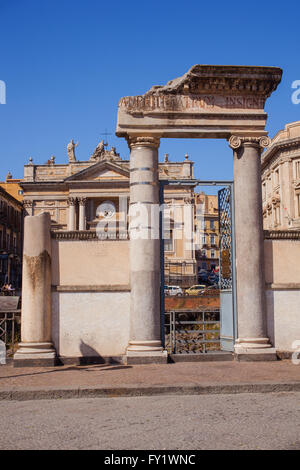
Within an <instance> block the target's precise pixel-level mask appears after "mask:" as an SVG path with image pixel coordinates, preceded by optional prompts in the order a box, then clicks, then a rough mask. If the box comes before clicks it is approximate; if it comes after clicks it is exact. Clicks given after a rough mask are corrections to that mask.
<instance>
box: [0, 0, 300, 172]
mask: <svg viewBox="0 0 300 470" xmlns="http://www.w3.org/2000/svg"><path fill="white" fill-rule="evenodd" d="M299 22H300V2H299V0H298V1H287V2H284V3H280V4H276V2H274V1H256V0H254V1H251V2H243V1H239V2H236V1H226V2H225V1H219V2H218V1H214V2H201V1H199V0H196V1H195V0H190V1H188V2H182V1H177V0H172V1H169V0H161V1H156V0H155V1H153V0H152V1H150V0H149V1H147V2H146V1H143V0H140V1H133V0H128V1H119V0H116V1H114V2H113V1H105V2H103V1H101V0H0V44H1V49H0V50H1V55H0V58H1V61H0V80H4V81H5V82H6V86H7V104H6V105H0V158H1V172H0V179H2V180H3V179H4V178H5V175H6V174H7V172H8V170H10V171H11V172H12V173H13V176H14V177H22V176H23V165H24V164H25V163H27V162H28V158H29V156H32V157H33V159H34V162H35V163H45V162H46V161H47V160H48V159H49V158H50V156H51V155H55V156H56V162H57V163H63V162H66V161H67V153H66V145H67V143H68V142H69V141H70V139H71V138H73V139H74V140H76V141H77V140H79V146H78V147H77V149H76V150H77V158H78V159H80V160H85V159H87V158H89V156H90V154H91V153H92V152H93V150H94V148H95V147H96V145H97V143H98V142H99V140H100V139H101V138H102V137H101V133H102V132H103V131H105V129H107V130H108V132H111V133H112V134H113V135H112V136H110V137H109V144H110V145H113V146H116V147H117V150H118V151H119V152H120V153H121V155H122V157H123V158H128V157H129V151H128V147H127V144H126V142H125V141H124V139H119V138H117V137H116V136H115V134H114V133H115V128H116V118H117V104H118V101H119V99H120V98H121V97H122V96H127V95H137V94H143V93H144V92H145V91H147V90H148V89H149V88H150V87H151V86H152V85H154V84H165V83H166V82H167V81H168V80H170V79H172V78H175V77H178V76H180V75H183V74H184V73H185V72H186V71H187V70H188V69H189V68H190V67H191V66H192V65H194V64H197V63H198V64H201V63H202V64H235V65H269V66H279V67H282V68H283V71H284V74H283V80H282V83H281V84H280V85H279V88H278V90H277V91H276V92H275V93H274V94H273V95H272V96H271V98H270V99H269V100H268V102H267V108H266V109H267V112H268V113H269V119H268V123H267V130H268V131H269V135H270V136H271V137H272V136H274V134H275V133H276V132H277V131H278V130H279V129H281V128H283V126H284V124H285V123H287V122H291V121H296V120H300V104H299V105H294V104H292V102H291V93H292V89H291V84H292V82H293V81H294V80H300V53H299V52H300V40H299V29H300V28H299ZM165 152H167V153H169V154H170V159H171V160H173V161H175V160H180V159H183V158H184V154H185V153H186V152H188V153H189V155H190V156H191V158H192V159H193V160H194V161H195V162H196V176H197V177H199V178H203V179H230V178H231V177H232V152H231V150H230V149H229V148H228V145H227V142H226V141H223V140H177V139H174V140H173V139H163V140H162V142H161V147H160V158H163V154H164V153H165Z"/></svg>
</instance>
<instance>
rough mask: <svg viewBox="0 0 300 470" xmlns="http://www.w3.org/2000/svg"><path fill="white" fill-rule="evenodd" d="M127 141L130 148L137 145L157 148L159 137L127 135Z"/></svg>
mask: <svg viewBox="0 0 300 470" xmlns="http://www.w3.org/2000/svg"><path fill="white" fill-rule="evenodd" d="M127 143H128V147H129V148H130V149H131V150H132V149H134V148H138V147H152V148H156V149H158V147H159V145H160V139H159V138H158V137H136V136H128V138H127Z"/></svg>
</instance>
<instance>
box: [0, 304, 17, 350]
mask: <svg viewBox="0 0 300 470" xmlns="http://www.w3.org/2000/svg"><path fill="white" fill-rule="evenodd" d="M0 340H1V341H3V342H4V343H5V346H6V353H7V355H8V356H10V355H13V354H14V352H15V350H16V347H17V344H18V343H19V342H20V341H21V310H14V311H11V312H0Z"/></svg>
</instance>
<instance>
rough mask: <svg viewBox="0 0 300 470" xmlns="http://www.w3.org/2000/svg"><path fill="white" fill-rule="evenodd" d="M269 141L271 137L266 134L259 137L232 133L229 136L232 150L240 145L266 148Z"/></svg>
mask: <svg viewBox="0 0 300 470" xmlns="http://www.w3.org/2000/svg"><path fill="white" fill-rule="evenodd" d="M270 143H271V139H270V138H269V137H268V136H267V135H263V136H261V137H242V136H238V135H232V136H231V137H230V138H229V147H231V148H232V149H233V150H236V149H238V148H239V147H242V146H249V147H261V148H266V147H268V146H269V145H270Z"/></svg>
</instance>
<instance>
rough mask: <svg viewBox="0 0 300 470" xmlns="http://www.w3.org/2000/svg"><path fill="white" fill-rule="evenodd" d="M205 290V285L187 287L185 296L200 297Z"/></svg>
mask: <svg viewBox="0 0 300 470" xmlns="http://www.w3.org/2000/svg"><path fill="white" fill-rule="evenodd" d="M205 288H206V285H205V284H195V285H194V286H191V287H189V288H188V289H186V290H185V293H186V294H187V295H201V294H203V292H204V290H205Z"/></svg>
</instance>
